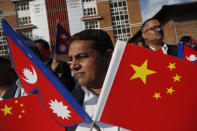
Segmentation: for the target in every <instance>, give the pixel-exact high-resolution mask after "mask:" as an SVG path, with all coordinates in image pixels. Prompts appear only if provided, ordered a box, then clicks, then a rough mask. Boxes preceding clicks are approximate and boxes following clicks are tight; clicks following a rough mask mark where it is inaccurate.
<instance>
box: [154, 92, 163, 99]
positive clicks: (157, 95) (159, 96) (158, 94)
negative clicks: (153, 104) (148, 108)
mask: <svg viewBox="0 0 197 131" xmlns="http://www.w3.org/2000/svg"><path fill="white" fill-rule="evenodd" d="M153 97H155V99H156V100H157V99H159V98H161V95H160V93H156V92H155V94H154V95H153Z"/></svg>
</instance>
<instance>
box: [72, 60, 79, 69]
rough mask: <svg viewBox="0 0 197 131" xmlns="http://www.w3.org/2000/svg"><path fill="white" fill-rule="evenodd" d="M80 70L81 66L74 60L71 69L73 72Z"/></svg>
mask: <svg viewBox="0 0 197 131" xmlns="http://www.w3.org/2000/svg"><path fill="white" fill-rule="evenodd" d="M79 68H80V64H79V62H78V61H77V60H72V63H71V65H70V69H71V70H72V71H73V70H78V69H79Z"/></svg>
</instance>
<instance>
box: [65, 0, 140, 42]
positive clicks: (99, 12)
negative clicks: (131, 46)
mask: <svg viewBox="0 0 197 131" xmlns="http://www.w3.org/2000/svg"><path fill="white" fill-rule="evenodd" d="M68 1H69V2H70V3H71V1H72V2H73V3H74V1H77V0H68ZM67 6H68V9H70V10H74V9H76V8H78V9H79V8H80V9H81V7H80V5H78V6H77V5H76V4H75V6H74V4H73V6H74V7H73V8H70V7H71V4H68V2H67ZM69 12H70V11H69ZM82 12H83V17H81V14H80V15H79V14H78V15H77V16H76V19H78V21H80V20H81V21H83V22H84V25H82V24H81V27H84V26H85V29H102V30H104V31H106V32H107V33H108V34H109V35H110V37H111V38H112V40H113V42H115V41H116V40H124V41H127V40H128V39H129V38H130V37H131V36H132V35H133V34H135V33H136V32H137V31H138V30H139V29H140V26H141V24H142V17H141V12H140V4H139V0H82ZM70 19H71V16H69V21H70ZM70 25H71V24H70ZM81 29H83V28H81ZM71 32H72V28H71Z"/></svg>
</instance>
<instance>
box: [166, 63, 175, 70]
mask: <svg viewBox="0 0 197 131" xmlns="http://www.w3.org/2000/svg"><path fill="white" fill-rule="evenodd" d="M175 64H176V63H171V62H170V63H169V66H168V67H167V68H169V69H170V70H172V69H174V68H176V66H175Z"/></svg>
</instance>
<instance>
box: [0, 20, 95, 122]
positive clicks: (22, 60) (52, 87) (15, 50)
mask: <svg viewBox="0 0 197 131" xmlns="http://www.w3.org/2000/svg"><path fill="white" fill-rule="evenodd" d="M2 26H3V30H4V33H5V35H6V38H7V42H8V46H9V49H10V55H11V58H12V62H13V64H14V68H15V70H16V73H17V75H18V77H19V79H20V81H21V83H22V85H23V88H24V89H25V91H26V92H27V93H28V94H31V93H32V92H34V91H35V90H38V92H39V94H40V97H41V101H42V102H43V104H44V107H45V109H46V111H47V113H48V114H49V115H50V117H51V118H53V119H54V120H55V121H56V122H57V123H58V124H59V125H60V126H68V125H74V124H77V123H80V122H84V121H85V122H87V123H90V122H91V121H92V120H91V118H90V117H89V116H88V114H87V113H86V112H85V111H84V109H83V108H82V107H81V106H80V105H79V104H78V102H77V101H76V100H75V98H74V97H73V96H72V95H71V94H70V92H69V91H68V90H67V88H66V87H64V86H63V85H62V83H61V82H60V81H59V80H58V79H57V78H56V77H55V76H54V74H53V73H52V72H51V71H50V70H49V69H48V68H47V66H46V65H45V64H44V63H43V62H42V61H41V60H40V59H39V58H38V57H37V56H36V55H35V54H34V53H33V52H32V51H31V50H30V49H29V47H28V46H27V45H26V44H25V43H24V42H23V41H22V40H21V39H20V38H19V37H18V36H17V35H16V33H15V32H14V31H13V29H12V28H11V27H10V26H9V25H8V23H7V22H6V21H2Z"/></svg>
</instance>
